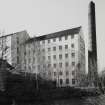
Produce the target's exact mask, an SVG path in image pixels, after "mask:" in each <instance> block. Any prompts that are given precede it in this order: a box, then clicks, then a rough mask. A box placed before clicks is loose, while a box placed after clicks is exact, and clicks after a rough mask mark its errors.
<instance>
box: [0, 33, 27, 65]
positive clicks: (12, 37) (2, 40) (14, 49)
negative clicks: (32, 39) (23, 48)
mask: <svg viewBox="0 0 105 105" xmlns="http://www.w3.org/2000/svg"><path fill="white" fill-rule="evenodd" d="M28 38H29V35H28V33H27V32H26V31H21V32H16V33H12V34H8V35H3V36H1V37H0V56H1V57H2V58H3V59H6V60H7V62H8V63H9V64H11V65H12V66H19V65H20V45H21V44H22V43H23V42H25V41H26V40H27V39H28Z"/></svg>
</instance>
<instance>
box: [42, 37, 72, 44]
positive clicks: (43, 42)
mask: <svg viewBox="0 0 105 105" xmlns="http://www.w3.org/2000/svg"><path fill="white" fill-rule="evenodd" d="M73 38H74V35H71V39H73ZM56 39H57V38H53V39H48V40H47V42H48V43H51V40H53V42H56ZM65 40H68V35H66V36H65ZM59 41H62V37H59ZM42 44H45V40H43V41H42Z"/></svg>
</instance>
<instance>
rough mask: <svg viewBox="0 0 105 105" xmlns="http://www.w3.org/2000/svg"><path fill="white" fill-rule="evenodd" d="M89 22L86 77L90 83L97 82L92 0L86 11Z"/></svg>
mask: <svg viewBox="0 0 105 105" xmlns="http://www.w3.org/2000/svg"><path fill="white" fill-rule="evenodd" d="M88 19H89V20H88V22H89V24H88V25H89V39H88V40H89V41H88V42H89V43H88V45H89V46H88V77H89V82H90V84H91V85H92V84H94V85H96V84H97V76H98V72H97V41H96V20H95V4H94V2H93V1H91V2H90V4H89V13H88Z"/></svg>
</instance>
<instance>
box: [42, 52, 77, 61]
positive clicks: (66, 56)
mask: <svg viewBox="0 0 105 105" xmlns="http://www.w3.org/2000/svg"><path fill="white" fill-rule="evenodd" d="M68 57H69V54H68V53H66V54H65V58H68ZM71 57H72V58H74V57H75V53H74V52H73V53H71ZM62 58H63V56H62V54H59V59H62ZM43 59H44V60H45V56H43ZM53 59H55V60H56V59H57V56H56V55H53ZM48 60H51V56H48Z"/></svg>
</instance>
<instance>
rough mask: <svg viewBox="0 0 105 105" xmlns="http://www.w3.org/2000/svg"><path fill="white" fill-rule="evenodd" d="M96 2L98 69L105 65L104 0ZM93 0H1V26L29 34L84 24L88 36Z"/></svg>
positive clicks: (8, 32)
mask: <svg viewBox="0 0 105 105" xmlns="http://www.w3.org/2000/svg"><path fill="white" fill-rule="evenodd" d="M93 1H94V2H95V4H96V27H97V45H98V66H99V70H102V69H103V68H104V67H105V48H104V46H105V29H104V24H105V12H104V10H105V0H93ZM89 2H90V0H0V29H1V30H3V29H4V30H5V33H6V34H10V33H13V32H18V31H22V30H27V31H28V33H29V34H30V36H35V35H43V34H48V33H52V32H57V31H60V30H65V29H70V28H72V27H78V26H82V27H83V32H84V36H85V39H87V37H88V5H89Z"/></svg>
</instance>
